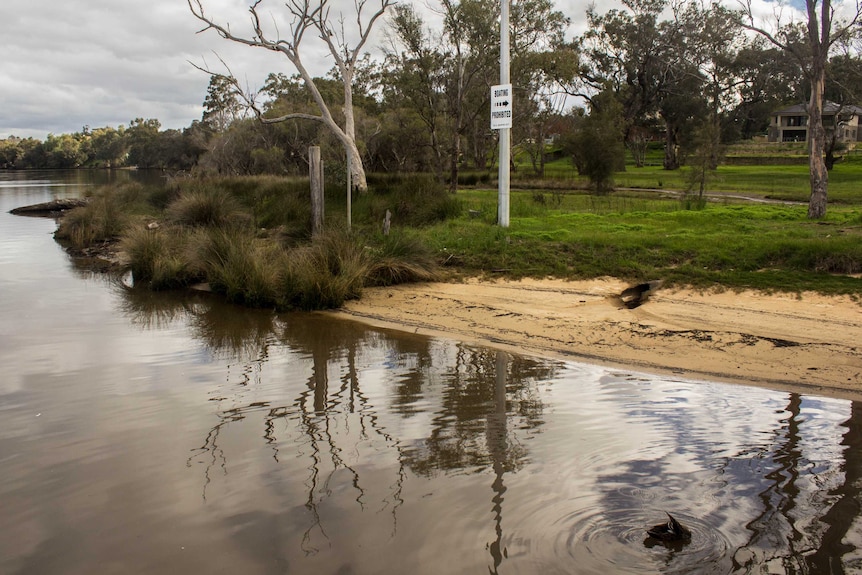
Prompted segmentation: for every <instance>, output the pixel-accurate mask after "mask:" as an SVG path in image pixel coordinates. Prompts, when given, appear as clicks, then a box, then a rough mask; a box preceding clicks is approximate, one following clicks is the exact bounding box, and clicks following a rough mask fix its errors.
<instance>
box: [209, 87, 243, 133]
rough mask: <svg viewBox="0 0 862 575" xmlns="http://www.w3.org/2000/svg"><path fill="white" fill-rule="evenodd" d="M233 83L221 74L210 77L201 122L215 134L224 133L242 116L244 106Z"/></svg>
mask: <svg viewBox="0 0 862 575" xmlns="http://www.w3.org/2000/svg"><path fill="white" fill-rule="evenodd" d="M235 83H236V82H235V80H234V79H233V78H230V77H228V76H224V75H221V74H214V75H212V76H210V82H209V85H208V86H207V95H206V98H205V99H204V112H203V117H202V120H203V122H204V124H205V125H206V126H207V127H208V128H210V129H211V130H212V131H214V132H216V133H220V132H224V131H225V130H227V129H228V126H230V125H231V123H233V122H234V121H235V120H238V119H241V118H242V117H243V116H244V114H243V112H244V110H245V106H244V105H243V101H242V99H241V98H240V97H239V95H238V94H237V93H236V90H235V89H234V86H235Z"/></svg>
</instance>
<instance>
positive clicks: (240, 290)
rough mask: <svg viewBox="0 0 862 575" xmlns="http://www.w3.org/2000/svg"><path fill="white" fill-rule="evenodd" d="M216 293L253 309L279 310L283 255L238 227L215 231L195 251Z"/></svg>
mask: <svg viewBox="0 0 862 575" xmlns="http://www.w3.org/2000/svg"><path fill="white" fill-rule="evenodd" d="M195 252H196V256H197V258H196V259H198V260H199V261H200V262H201V263H202V266H203V270H204V275H205V276H206V279H207V281H208V282H209V284H210V287H211V288H212V289H213V291H215V292H217V293H222V294H224V295H225V296H226V297H227V299H228V301H230V302H233V303H238V304H243V305H248V306H250V307H278V302H279V296H278V284H279V279H280V273H279V268H280V263H281V258H282V252H281V250H280V249H279V248H278V246H274V245H272V244H269V243H265V242H262V241H260V240H258V239H257V238H256V237H255V236H254V235H252V234H251V233H250V231H248V230H243V229H239V228H236V227H228V228H223V229H212V230H210V231H209V232H208V233H206V234H205V235H203V236H199V242H198V245H197V247H196V249H195Z"/></svg>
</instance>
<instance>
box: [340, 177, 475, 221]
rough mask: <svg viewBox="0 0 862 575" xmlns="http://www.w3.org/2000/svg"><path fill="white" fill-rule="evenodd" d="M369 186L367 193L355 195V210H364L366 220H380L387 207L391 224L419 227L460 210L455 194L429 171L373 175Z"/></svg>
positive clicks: (449, 217)
mask: <svg viewBox="0 0 862 575" xmlns="http://www.w3.org/2000/svg"><path fill="white" fill-rule="evenodd" d="M369 188H370V193H369V194H368V197H366V198H360V199H359V202H358V203H357V212H360V213H361V212H364V217H365V218H367V221H370V222H375V223H377V222H382V221H383V218H384V217H385V215H386V210H389V211H391V212H392V225H393V226H412V227H422V226H428V225H432V224H434V223H436V222H441V221H445V220H447V219H451V218H455V217H458V216H459V215H460V214H461V213H462V211H463V206H462V204H461V201H460V200H459V198H458V197H457V196H456V195H454V194H451V193H449V192H448V190H447V189H446V187H445V185H444V184H443V183H442V182H440V181H438V180H437V179H435V178H434V177H433V176H431V175H430V174H387V175H374V176H372V177H371V178H370V179H369ZM360 202H361V203H360Z"/></svg>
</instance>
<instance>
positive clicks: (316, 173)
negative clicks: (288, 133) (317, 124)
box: [308, 146, 323, 237]
mask: <svg viewBox="0 0 862 575" xmlns="http://www.w3.org/2000/svg"><path fill="white" fill-rule="evenodd" d="M308 179H309V181H310V183H311V235H312V236H314V237H316V236H318V235H319V234H320V233H321V232H322V231H323V163H322V162H321V161H320V146H311V147H309V148H308Z"/></svg>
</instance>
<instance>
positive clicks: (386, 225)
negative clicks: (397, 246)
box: [383, 210, 392, 236]
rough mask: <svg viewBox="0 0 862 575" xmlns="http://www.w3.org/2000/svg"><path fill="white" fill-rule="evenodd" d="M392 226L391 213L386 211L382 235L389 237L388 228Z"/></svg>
mask: <svg viewBox="0 0 862 575" xmlns="http://www.w3.org/2000/svg"><path fill="white" fill-rule="evenodd" d="M391 225H392V212H390V211H389V210H386V217H385V218H383V235H384V236H388V235H389V227H390V226H391Z"/></svg>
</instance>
